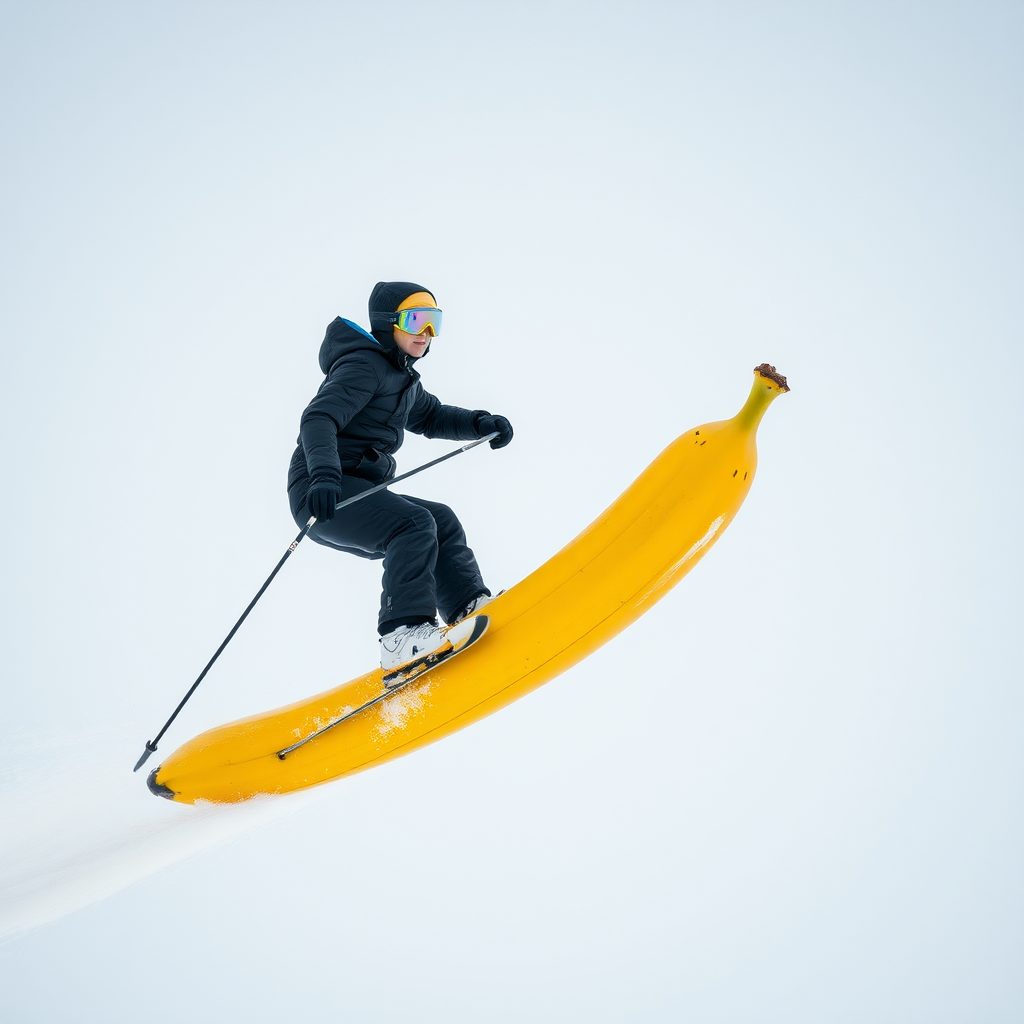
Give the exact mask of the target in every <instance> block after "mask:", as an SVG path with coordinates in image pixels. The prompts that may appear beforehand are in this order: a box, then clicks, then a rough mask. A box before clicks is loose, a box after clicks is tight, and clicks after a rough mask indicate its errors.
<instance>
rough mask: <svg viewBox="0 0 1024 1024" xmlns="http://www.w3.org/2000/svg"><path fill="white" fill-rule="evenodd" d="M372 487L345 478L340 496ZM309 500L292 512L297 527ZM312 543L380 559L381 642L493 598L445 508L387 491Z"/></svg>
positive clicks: (320, 530) (325, 526) (341, 516)
mask: <svg viewBox="0 0 1024 1024" xmlns="http://www.w3.org/2000/svg"><path fill="white" fill-rule="evenodd" d="M373 486H375V485H374V483H373V482H372V481H370V480H364V479H361V478H360V477H354V476H344V477H342V485H341V490H342V497H343V499H344V498H350V497H352V496H353V495H354V494H358V493H360V492H362V491H368V490H370V488H372V487H373ZM309 515H310V513H309V510H308V509H307V508H306V502H305V497H303V499H302V503H301V504H300V505H299V506H298V507H295V505H294V503H293V505H292V516H293V517H294V519H295V522H296V524H297V525H298V526H300V527H301V526H305V524H306V523H307V522H308V520H309ZM309 536H310V537H311V538H312V539H313V540H315V541H316V542H317V543H318V544H323V545H324V546H325V547H329V548H335V549H337V550H338V551H347V552H348V553H349V554H353V555H358V556H359V557H360V558H383V559H384V576H383V580H382V584H383V593H382V594H381V599H380V615H379V617H378V620H377V625H378V630H379V632H380V634H381V635H382V636H383V635H384V634H385V633H387V632H390V630H391V629H395V628H397V627H398V626H399V625H402V624H405V623H416V622H424V621H433V620H434V619H435V616H436V614H437V612H440V613H441V615H442V616H443V617H444V620H445V621H446V622H451V620H452V618H453V617H454V616H455V615H457V614H458V613H459V612H460V611H462V609H463V608H465V607H466V605H468V604H469V602H470V601H472V600H473V598H474V597H477V596H478V595H479V594H489V593H490V591H489V590H488V589H487V587H486V586H484V581H483V577H482V576H481V575H480V568H479V566H478V565H477V562H476V556H475V555H474V554H473V552H472V550H470V547H469V545H468V544H467V543H466V533H465V531H464V530H463V528H462V524H461V523H460V522H459V520H458V517H457V516H456V515H455V513H454V512H453V511H452V510H451V509H450V508H449V507H448V506H447V505H442V504H440V503H439V502H436V501H427V500H426V499H424V498H414V497H412V496H411V495H407V494H393V493H392V492H391V491H390V490H388V489H385V490H382V491H378V492H377V493H376V494H371V495H370V496H369V497H368V498H363V499H362V501H357V502H355V503H354V504H352V505H349V506H348V508H343V509H340V510H339V511H337V512H336V513H335V514H334V518H333V519H329V520H327V521H326V522H321V521H320V520H317V522H315V523H314V524H313V527H312V529H311V530H310V531H309Z"/></svg>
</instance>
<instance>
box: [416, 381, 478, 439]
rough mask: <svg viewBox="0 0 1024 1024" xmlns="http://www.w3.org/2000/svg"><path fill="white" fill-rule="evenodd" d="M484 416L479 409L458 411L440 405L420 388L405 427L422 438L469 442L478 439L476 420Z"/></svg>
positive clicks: (457, 408)
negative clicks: (421, 435)
mask: <svg viewBox="0 0 1024 1024" xmlns="http://www.w3.org/2000/svg"><path fill="white" fill-rule="evenodd" d="M482 415H485V413H484V412H483V411H482V410H480V409H460V408H459V407H458V406H457V405H442V404H441V403H440V402H439V401H438V400H437V399H436V398H435V397H434V396H433V395H432V394H430V392H429V391H425V390H424V389H423V388H422V387H421V388H420V394H419V398H418V399H417V400H416V404H415V405H414V406H413V407H412V412H410V413H409V421H408V423H407V424H406V426H407V427H408V428H409V430H411V431H412V432H413V433H414V434H423V436H424V437H443V438H446V439H447V440H449V441H471V440H472V439H473V438H474V437H480V431H479V430H477V426H476V419H477V417H478V416H482Z"/></svg>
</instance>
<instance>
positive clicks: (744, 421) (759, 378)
mask: <svg viewBox="0 0 1024 1024" xmlns="http://www.w3.org/2000/svg"><path fill="white" fill-rule="evenodd" d="M788 390H789V384H787V383H786V378H785V377H783V376H782V374H781V373H779V372H778V371H777V370H776V369H775V367H774V366H771V365H769V364H768V363H762V364H761V365H760V366H755V367H754V384H753V387H751V389H750V395H749V396H748V397H747V401H746V402H745V403H744V405H743V408H742V409H740V411H739V412H738V413H737V414H736V420H737V422H738V423H739V424H740V425H741V426H743V427H744V428H746V429H749V430H753V429H755V428H756V427H757V425H758V424H759V423H760V422H761V417H762V416H764V413H765V410H766V409H767V408H768V406H769V405H771V404H772V402H773V401H774V400H775V399H776V398H778V397H779V395H781V394H782V393H783V392H784V391H788Z"/></svg>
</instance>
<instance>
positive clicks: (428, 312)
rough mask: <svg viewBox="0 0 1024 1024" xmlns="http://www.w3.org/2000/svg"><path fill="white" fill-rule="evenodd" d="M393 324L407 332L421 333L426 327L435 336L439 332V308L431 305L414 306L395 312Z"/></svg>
mask: <svg viewBox="0 0 1024 1024" xmlns="http://www.w3.org/2000/svg"><path fill="white" fill-rule="evenodd" d="M395 326H396V327H397V328H398V329H399V330H400V331H405V332H406V333H407V334H422V333H423V332H424V331H425V330H426V329H427V328H428V327H429V328H430V331H431V333H432V334H433V335H434V337H435V338H436V337H437V335H439V334H440V333H441V310H439V309H435V308H434V307H433V306H416V307H414V308H413V309H403V310H400V311H399V312H398V313H396V314H395Z"/></svg>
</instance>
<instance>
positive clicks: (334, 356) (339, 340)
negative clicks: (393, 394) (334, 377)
mask: <svg viewBox="0 0 1024 1024" xmlns="http://www.w3.org/2000/svg"><path fill="white" fill-rule="evenodd" d="M396 347H397V346H396ZM359 349H368V350H370V351H373V352H378V353H380V354H381V355H385V356H386V355H387V353H386V352H385V351H384V347H383V346H382V345H381V343H380V342H379V341H377V339H376V338H374V336H373V335H372V334H368V333H367V332H366V331H364V330H363V329H362V327H360V326H359V325H358V324H354V323H352V321H351V320H344V319H342V318H341V317H340V316H339V317H337V318H336V319H334V320H332V321H331V322H330V323H329V324H328V325H327V334H325V335H324V340H323V342H322V343H321V345H320V369H321V370H322V371H323V372H324V374H329V373H330V372H331V367H332V366H334V364H335V363H336V362H337V361H338V360H339V359H341V357H342V356H346V355H348V354H349V353H350V352H356V351H358V350H359Z"/></svg>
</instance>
